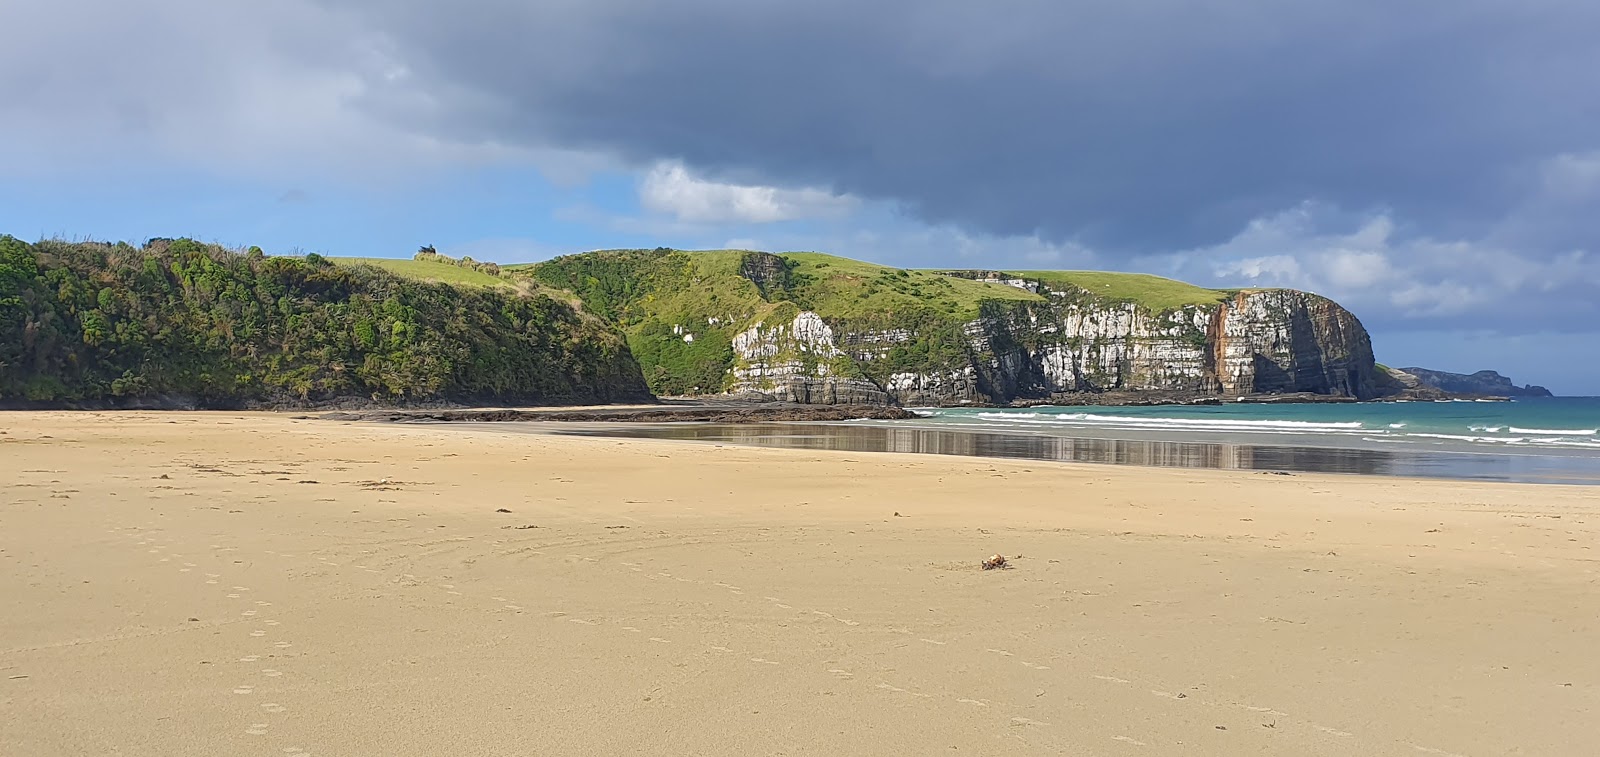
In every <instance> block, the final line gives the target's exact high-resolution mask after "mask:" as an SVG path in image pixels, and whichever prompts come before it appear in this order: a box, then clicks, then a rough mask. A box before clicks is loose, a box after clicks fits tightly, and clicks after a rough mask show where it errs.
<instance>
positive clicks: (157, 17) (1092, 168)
mask: <svg viewBox="0 0 1600 757" xmlns="http://www.w3.org/2000/svg"><path fill="white" fill-rule="evenodd" d="M0 28H3V29H7V30H9V32H10V33H9V34H8V35H7V41H6V44H4V45H0V233H9V234H12V235H15V236H18V237H22V238H25V239H39V238H44V237H62V238H70V239H84V238H91V239H101V240H128V241H133V242H139V241H142V240H144V239H146V238H149V237H154V236H173V237H175V236H191V237H194V238H197V239H202V240H206V241H214V242H219V243H222V244H225V245H229V246H248V245H259V246H261V247H262V248H264V249H265V250H267V251H268V252H269V253H272V254H291V253H305V252H321V253H324V254H329V255H354V256H377V257H409V256H410V255H411V254H412V253H413V252H415V251H416V249H417V248H418V247H419V246H422V245H433V246H435V247H436V248H437V249H438V250H439V251H441V252H444V253H447V254H452V255H458V256H459V255H471V256H472V257H474V258H476V259H479V260H494V261H498V262H526V261H534V260H540V259H544V258H548V257H551V256H553V255H558V254H565V253H571V252H579V251H584V250H590V249H602V248H615V247H657V246H666V247H677V248H683V249H706V248H730V247H731V248H745V249H762V250H771V251H788V250H819V251H824V252H830V253H834V254H838V255H844V256H847V257H853V258H860V259H865V260H871V261H874V262H878V263H883V264H887V265H894V266H902V267H965V268H972V267H983V268H994V269H1012V270H1015V269H1060V268H1070V269H1107V270H1126V271H1140V272H1148V273H1155V274H1159V275H1164V276H1171V277H1174V278H1179V279H1183V280H1186V281H1190V282H1193V283H1196V284H1200V285H1204V286H1229V287H1245V286H1288V287H1296V288H1301V289H1307V290H1310V291H1314V292H1317V293H1319V294H1323V295H1326V296H1329V297H1332V298H1333V299H1335V300H1337V301H1338V302H1340V303H1341V304H1343V305H1345V306H1346V307H1348V308H1349V309H1350V310H1352V311H1353V312H1354V313H1355V314H1356V315H1357V316H1358V317H1360V318H1361V320H1362V322H1363V323H1364V324H1365V325H1366V326H1367V328H1368V330H1369V331H1370V332H1371V334H1372V337H1373V343H1374V347H1375V349H1376V352H1377V355H1378V359H1379V360H1380V361H1382V362H1385V363H1387V364H1390V365H1395V366H1410V365H1420V366H1423V367H1429V368H1435V369H1440V370H1450V371H1458V372H1471V371H1476V370H1480V369H1494V370H1499V371H1500V372H1502V373H1505V374H1507V375H1510V376H1511V377H1512V378H1513V379H1514V380H1516V381H1518V382H1519V383H1537V384H1541V385H1545V386H1548V387H1549V388H1551V389H1552V390H1555V391H1556V392H1557V393H1559V394H1589V395H1600V94H1597V93H1600V45H1597V44H1595V43H1594V39H1595V36H1596V34H1597V32H1600V3H1595V2H1593V0H1522V1H1521V2H1515V3H1512V2H1504V0H1492V1H1491V0H1449V1H1446V0H1431V1H1430V2H1420V1H1419V0H1341V2H1338V3H1328V2H1309V1H1308V0H1211V1H1210V2H1207V3H1196V2H1185V1H1184V0H1127V2H1117V3H1111V2H1104V0H989V1H988V2H983V3H974V2H954V1H953V0H917V1H916V2H911V1H909V0H877V2H873V3H861V2H857V1H854V0H852V1H851V2H843V1H841V0H805V1H804V2H788V1H783V2H780V1H778V0H677V1H676V2H673V3H660V2H653V1H650V0H520V1H519V0H456V1H455V2H448V3H447V2H439V1H437V0H274V1H273V2H271V3H263V2H243V1H239V0H142V1H141V2H139V3H128V2H125V1H123V0H10V1H9V2H5V3H0Z"/></svg>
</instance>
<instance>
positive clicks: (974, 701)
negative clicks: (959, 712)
mask: <svg viewBox="0 0 1600 757" xmlns="http://www.w3.org/2000/svg"><path fill="white" fill-rule="evenodd" d="M956 701H957V702H960V703H962V704H973V705H977V706H979V707H988V706H989V703H988V702H984V701H982V700H978V699H957V700H956Z"/></svg>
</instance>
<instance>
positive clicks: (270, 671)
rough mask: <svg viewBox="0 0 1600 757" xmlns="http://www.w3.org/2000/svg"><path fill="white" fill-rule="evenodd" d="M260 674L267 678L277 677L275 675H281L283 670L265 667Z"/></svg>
mask: <svg viewBox="0 0 1600 757" xmlns="http://www.w3.org/2000/svg"><path fill="white" fill-rule="evenodd" d="M261 675H264V676H266V677H268V678H277V677H279V676H281V675H283V671H281V670H273V669H271V668H267V669H266V670H263V671H261Z"/></svg>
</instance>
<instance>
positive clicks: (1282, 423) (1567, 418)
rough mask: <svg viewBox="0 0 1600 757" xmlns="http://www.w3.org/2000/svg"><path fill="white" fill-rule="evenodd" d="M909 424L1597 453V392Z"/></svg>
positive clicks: (964, 416)
mask: <svg viewBox="0 0 1600 757" xmlns="http://www.w3.org/2000/svg"><path fill="white" fill-rule="evenodd" d="M917 413H918V414H919V415H922V416H924V417H922V418H920V419H918V420H916V421H908V422H906V423H909V424H915V425H925V426H933V427H941V428H952V429H957V428H959V429H963V430H971V431H994V432H1007V433H1016V432H1031V433H1043V434H1051V435H1059V436H1085V437H1091V438H1102V439H1104V438H1128V439H1161V440H1169V441H1205V442H1241V443H1252V444H1283V445H1293V446H1314V447H1315V446H1330V447H1347V448H1348V447H1355V448H1366V449H1384V448H1391V449H1419V450H1420V449H1430V450H1448V451H1466V452H1498V453H1523V454H1563V455H1580V456H1589V455H1595V456H1600V398H1596V397H1558V398H1541V399H1523V400H1517V401H1514V402H1468V401H1451V402H1387V403H1358V404H1304V405H1254V404H1252V405H1245V404H1229V405H1212V406H1164V407H1035V408H1028V409H990V408H940V409H935V408H927V409H917Z"/></svg>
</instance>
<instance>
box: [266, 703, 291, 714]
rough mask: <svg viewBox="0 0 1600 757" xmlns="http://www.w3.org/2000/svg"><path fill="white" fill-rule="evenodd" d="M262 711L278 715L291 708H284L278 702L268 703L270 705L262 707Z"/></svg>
mask: <svg viewBox="0 0 1600 757" xmlns="http://www.w3.org/2000/svg"><path fill="white" fill-rule="evenodd" d="M261 709H263V710H266V711H267V712H270V713H272V714H274V715H276V714H278V713H280V712H283V711H284V710H287V709H289V708H287V707H284V706H283V705H281V704H278V703H277V702H268V703H266V704H264V705H261Z"/></svg>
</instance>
